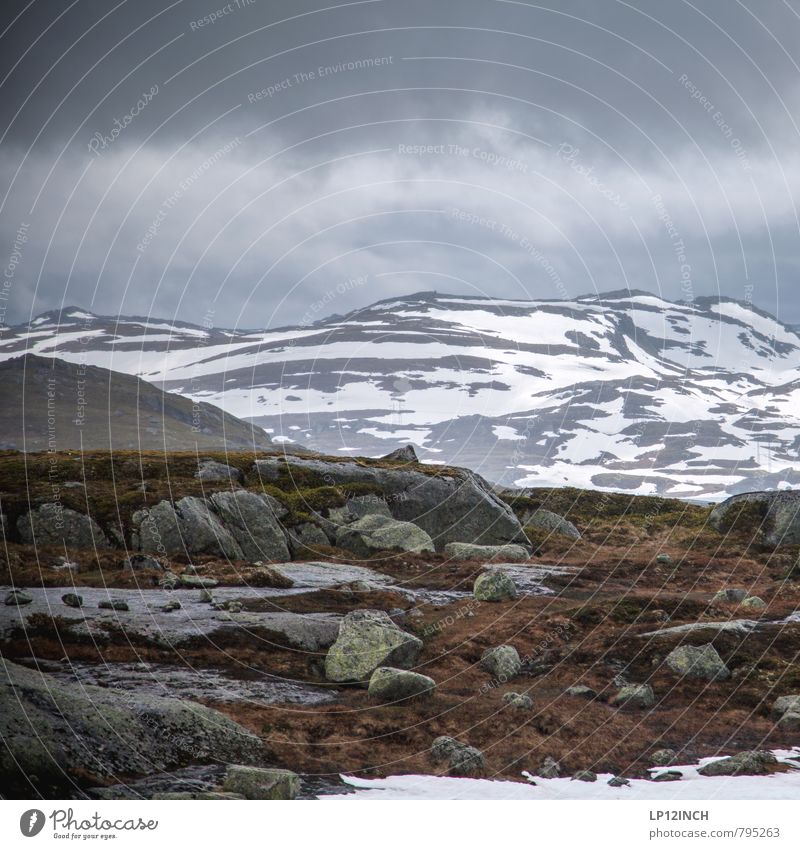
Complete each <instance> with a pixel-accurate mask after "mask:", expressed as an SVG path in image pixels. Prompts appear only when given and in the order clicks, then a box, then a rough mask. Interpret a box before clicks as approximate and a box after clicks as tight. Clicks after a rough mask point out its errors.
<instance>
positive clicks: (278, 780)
mask: <svg viewBox="0 0 800 849" xmlns="http://www.w3.org/2000/svg"><path fill="white" fill-rule="evenodd" d="M222 789H223V791H224V792H226V793H236V794H237V795H239V796H242V797H243V798H245V799H251V800H254V799H262V800H263V799H271V800H277V799H282V800H284V801H286V800H290V799H296V798H297V795H298V793H299V792H300V776H299V775H297V773H294V772H291V771H290V770H288V769H273V768H269V769H263V768H260V767H255V766H240V765H237V766H229V767H228V769H227V770H226V772H225V779H224V781H223V782H222Z"/></svg>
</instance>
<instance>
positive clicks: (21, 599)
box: [5, 590, 33, 607]
mask: <svg viewBox="0 0 800 849" xmlns="http://www.w3.org/2000/svg"><path fill="white" fill-rule="evenodd" d="M32 601H33V596H32V595H28V593H26V592H24V591H23V590H10V591H9V592H8V593H6V599H5V602H6V604H7V605H8V606H9V607H11V606H12V605H16V606H17V607H22V605H24V604H30V603H31V602H32Z"/></svg>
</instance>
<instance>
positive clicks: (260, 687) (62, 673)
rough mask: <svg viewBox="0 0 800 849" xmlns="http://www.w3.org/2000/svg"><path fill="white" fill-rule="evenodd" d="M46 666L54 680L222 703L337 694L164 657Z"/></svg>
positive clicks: (297, 700) (307, 700)
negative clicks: (180, 663) (176, 662)
mask: <svg viewBox="0 0 800 849" xmlns="http://www.w3.org/2000/svg"><path fill="white" fill-rule="evenodd" d="M47 671H48V672H49V673H50V674H51V675H52V676H53V678H55V679H57V680H59V681H66V682H73V683H75V682H77V683H80V684H83V685H86V684H88V685H96V686H100V687H107V688H111V689H114V690H127V691H129V692H134V693H139V694H142V695H153V696H171V697H174V698H181V699H190V700H192V701H197V700H199V699H202V700H203V701H210V702H219V703H222V704H233V703H242V702H244V703H249V704H255V705H272V704H298V705H317V704H325V703H326V702H332V701H334V700H335V699H336V696H337V691H336V690H334V689H332V688H328V689H325V688H323V687H314V686H311V685H308V684H302V683H293V682H290V681H284V680H281V679H279V678H275V677H273V676H271V675H266V674H263V673H259V674H258V675H257V677H252V675H253V673H252V671H250V672H251V677H248V678H246V679H245V678H236V677H234V676H233V675H230V674H228V673H226V672H223V671H221V670H216V669H209V668H208V667H206V666H204V667H203V668H202V669H200V668H196V667H191V666H188V665H185V666H177V665H172V664H166V663H114V664H94V663H76V662H75V661H72V662H69V661H66V662H63V663H59V664H56V665H54V666H51V665H48V668H47Z"/></svg>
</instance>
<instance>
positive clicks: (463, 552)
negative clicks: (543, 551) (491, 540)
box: [444, 542, 530, 563]
mask: <svg viewBox="0 0 800 849" xmlns="http://www.w3.org/2000/svg"><path fill="white" fill-rule="evenodd" d="M444 553H445V556H447V557H449V558H450V559H451V560H482V561H483V562H484V563H488V562H489V561H491V560H495V561H502V562H504V563H523V562H525V561H526V560H529V559H530V554H529V553H528V549H527V548H525V547H524V546H521V545H512V544H509V545H475V544H474V543H471V542H448V543H447V545H446V546H445V547H444Z"/></svg>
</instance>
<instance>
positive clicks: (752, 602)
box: [742, 595, 767, 610]
mask: <svg viewBox="0 0 800 849" xmlns="http://www.w3.org/2000/svg"><path fill="white" fill-rule="evenodd" d="M766 606H767V603H766V602H765V601H764V599H763V598H759V597H758V596H757V595H751V596H748V597H747V598H746V599H745V600H744V601H743V602H742V607H744V608H745V609H746V610H763V609H764V608H765V607H766Z"/></svg>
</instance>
